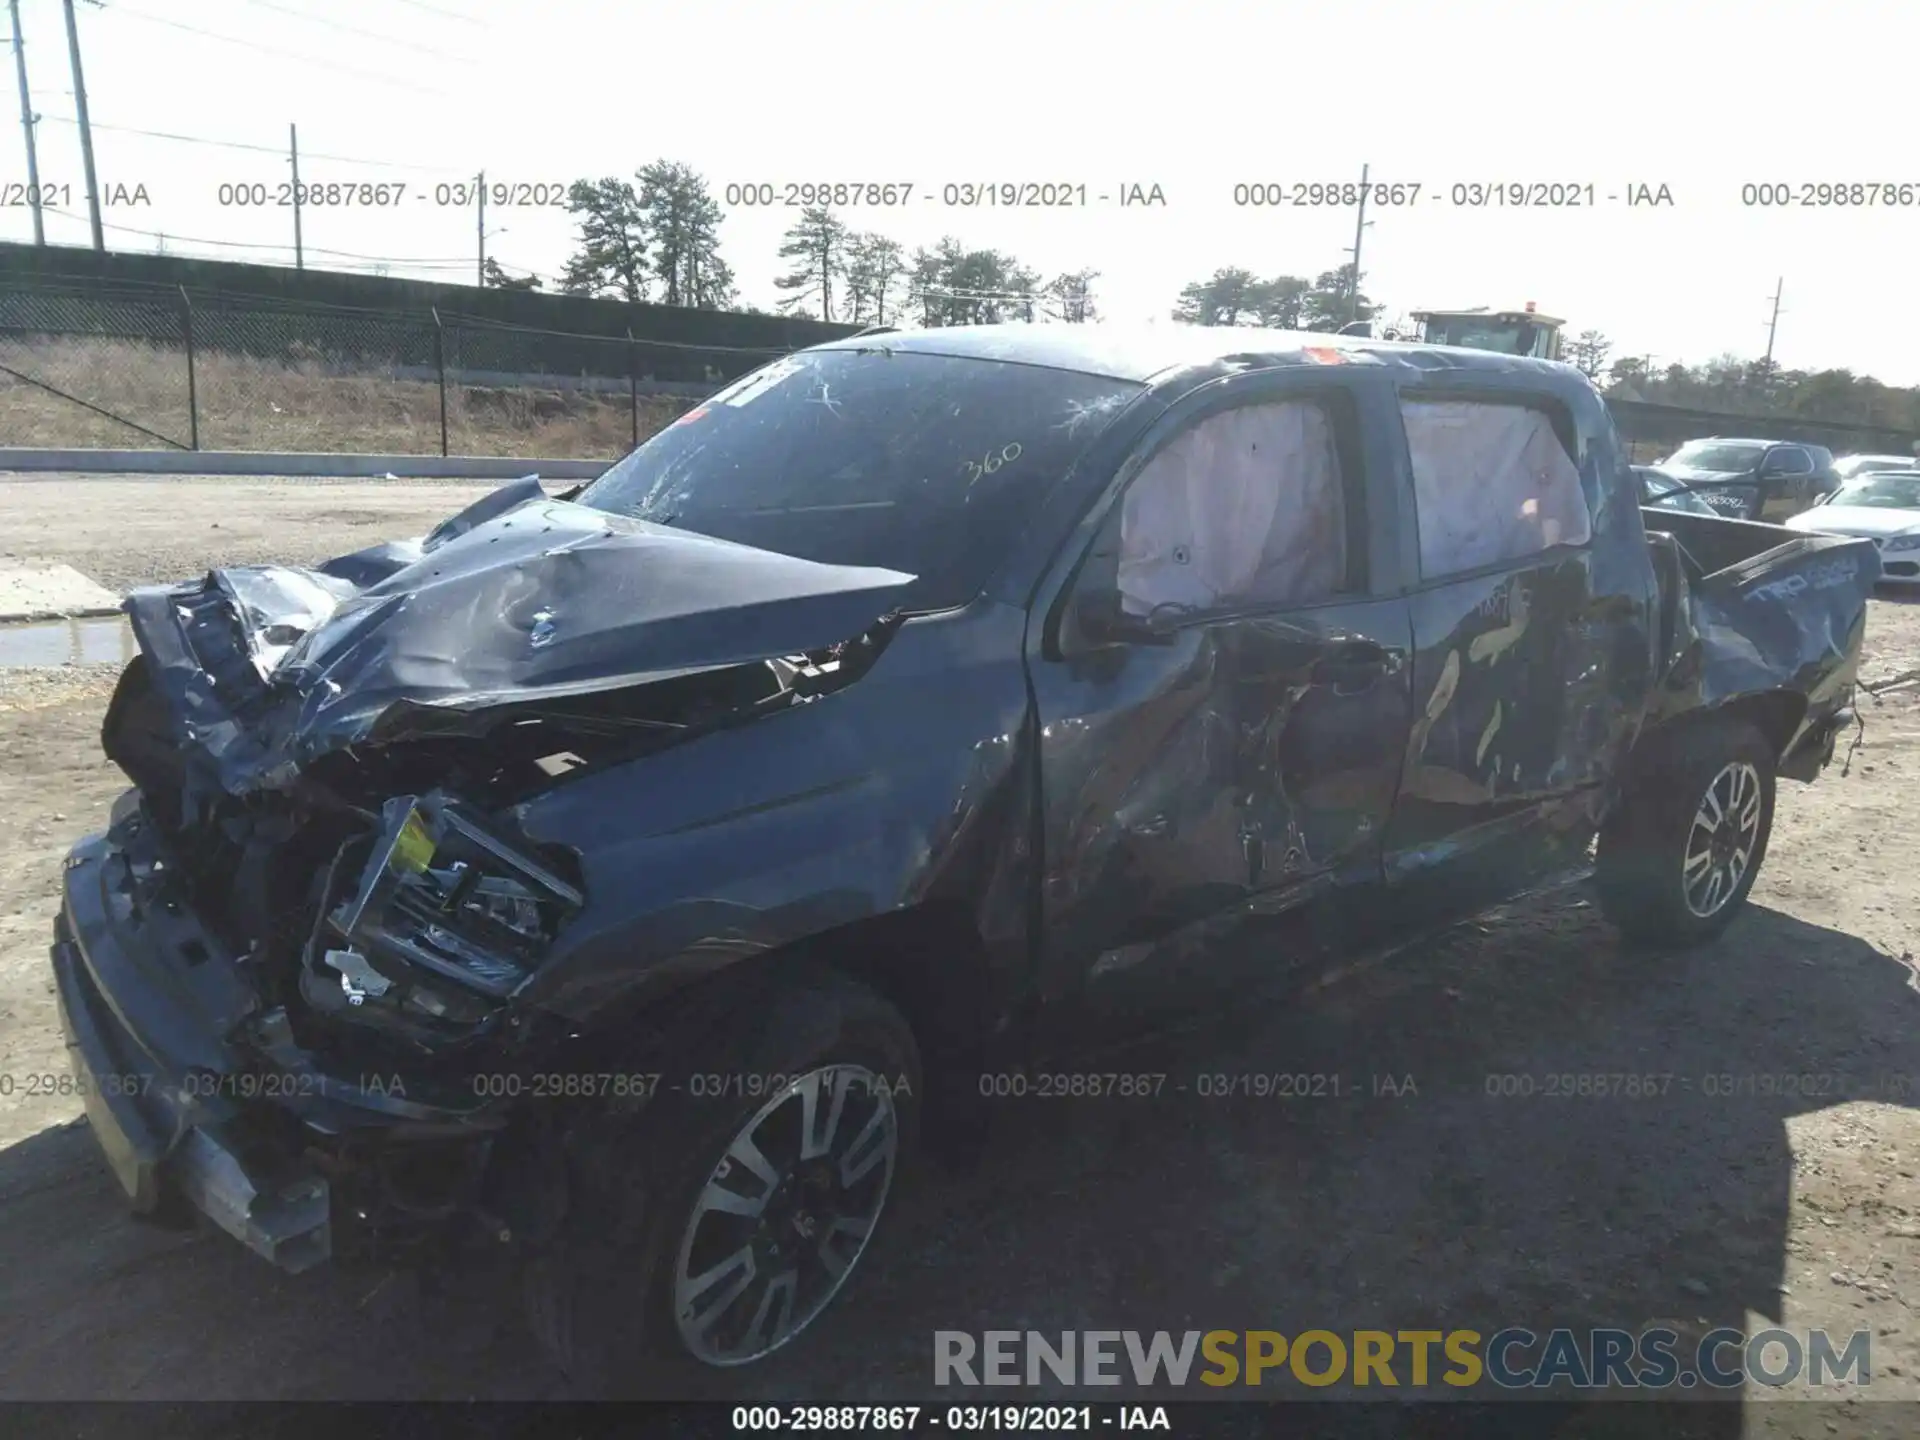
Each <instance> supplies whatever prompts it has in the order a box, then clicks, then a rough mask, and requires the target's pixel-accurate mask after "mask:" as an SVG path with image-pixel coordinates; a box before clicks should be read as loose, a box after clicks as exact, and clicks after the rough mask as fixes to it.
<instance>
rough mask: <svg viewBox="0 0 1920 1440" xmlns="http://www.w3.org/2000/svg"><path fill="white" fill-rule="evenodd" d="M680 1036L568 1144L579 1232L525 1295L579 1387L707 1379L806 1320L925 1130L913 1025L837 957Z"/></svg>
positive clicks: (867, 1234)
mask: <svg viewBox="0 0 1920 1440" xmlns="http://www.w3.org/2000/svg"><path fill="white" fill-rule="evenodd" d="M680 1041H681V1046H682V1051H681V1053H682V1055H683V1056H685V1057H688V1058H687V1059H686V1060H685V1061H684V1062H683V1061H682V1060H680V1059H679V1058H676V1057H669V1058H667V1062H666V1068H667V1069H668V1071H669V1074H668V1075H667V1076H664V1077H663V1083H662V1088H661V1090H660V1091H659V1092H658V1093H657V1095H656V1096H655V1097H654V1099H653V1100H652V1101H649V1102H648V1103H647V1104H646V1105H645V1106H644V1107H643V1108H641V1109H640V1111H639V1112H638V1113H635V1114H627V1115H624V1116H623V1115H606V1116H603V1117H600V1118H599V1119H597V1120H595V1121H592V1122H589V1123H588V1124H587V1125H585V1126H584V1127H583V1128H582V1129H581V1130H580V1131H579V1132H577V1133H576V1134H575V1136H574V1140H573V1143H572V1145H571V1146H570V1147H569V1148H570V1149H571V1150H572V1151H573V1164H572V1166H571V1167H570V1168H571V1169H572V1171H573V1175H574V1180H573V1182H572V1183H573V1185H574V1187H575V1190H574V1196H575V1199H574V1204H573V1206H572V1213H571V1215H570V1216H569V1218H568V1223H567V1234H566V1236H565V1240H564V1243H563V1245H562V1246H561V1248H560V1252H559V1253H558V1254H557V1255H556V1256H555V1257H554V1259H553V1261H552V1262H549V1263H547V1264H545V1265H543V1266H541V1267H540V1268H539V1270H538V1271H537V1272H536V1276H535V1278H536V1279H537V1280H538V1284H537V1285H536V1287H535V1291H534V1293H533V1294H531V1295H530V1297H529V1298H530V1299H532V1300H534V1302H535V1309H536V1320H537V1322H539V1323H537V1325H536V1328H537V1329H539V1330H540V1331H541V1332H542V1335H543V1338H546V1339H548V1342H549V1344H550V1346H552V1348H553V1350H554V1352H555V1358H556V1359H557V1360H559V1361H560V1363H561V1365H562V1367H563V1368H564V1369H565V1370H567V1371H568V1372H569V1374H570V1377H571V1379H572V1381H573V1383H574V1387H575V1389H576V1392H577V1393H581V1394H583V1395H590V1396H597V1397H606V1398H613V1397H618V1396H624V1395H631V1394H636V1393H639V1394H651V1395H653V1396H655V1397H656V1398H660V1389H661V1387H662V1386H663V1385H668V1386H674V1387H682V1386H688V1387H693V1388H695V1389H699V1388H701V1387H703V1385H704V1381H703V1380H702V1378H701V1377H702V1375H703V1374H704V1375H709V1376H710V1375H712V1373H713V1372H714V1371H715V1370H724V1369H734V1368H737V1367H740V1366H744V1365H751V1364H753V1363H755V1362H756V1361H759V1360H763V1359H765V1358H766V1357H767V1356H769V1355H771V1354H773V1353H774V1352H775V1351H777V1350H780V1349H781V1348H783V1347H784V1346H786V1345H788V1344H789V1343H790V1342H792V1341H793V1340H795V1339H796V1338H797V1337H798V1336H799V1335H800V1334H801V1333H802V1332H803V1331H805V1330H806V1329H808V1327H809V1326H811V1325H812V1324H813V1323H814V1322H815V1321H816V1320H818V1319H819V1318H820V1317H821V1315H822V1314H823V1313H824V1312H825V1311H826V1309H827V1308H828V1306H829V1305H831V1304H832V1303H833V1301H834V1300H835V1299H836V1298H837V1297H839V1296H840V1295H841V1294H842V1293H843V1291H844V1290H845V1289H846V1288H847V1286H848V1284H849V1281H850V1280H851V1277H852V1275H853V1273H854V1270H855V1267H856V1266H857V1265H858V1264H859V1262H860V1260H861V1258H862V1257H863V1256H864V1255H865V1254H866V1252H867V1249H868V1246H869V1243H870V1242H871V1241H872V1239H873V1237H874V1235H875V1233H876V1231H877V1230H878V1228H879V1226H880V1222H881V1220H882V1218H883V1216H884V1214H885V1213H886V1211H887V1209H888V1207H889V1203H890V1202H891V1201H892V1200H893V1198H894V1196H895V1194H896V1192H897V1191H898V1189H899V1186H900V1180H901V1174H902V1172H903V1170H904V1169H905V1167H906V1164H907V1160H908V1158H909V1156H910V1155H911V1153H912V1150H913V1146H914V1142H915V1138H916V1132H917V1126H918V1119H919V1107H918V1095H919V1090H920V1085H921V1075H920V1060H919V1054H918V1050H917V1048H916V1046H915V1044H914V1039H913V1035H912V1032H911V1030H910V1029H909V1028H908V1026H907V1023H906V1021H905V1019H904V1018H903V1017H902V1016H901V1015H900V1013H899V1011H898V1010H896V1009H895V1008H894V1007H893V1006H892V1005H890V1004H888V1003H887V1002H886V1001H885V1000H883V999H882V998H881V997H880V996H878V995H876V994H875V993H874V992H873V991H871V990H869V989H867V988H866V987H865V986H863V985H860V984H858V983H856V982H854V981H852V980H850V979H848V978H846V977H844V976H842V975H840V974H838V973H836V972H832V971H822V970H813V969H808V970H806V971H803V972H802V971H796V972H795V973H792V974H789V975H786V976H783V977H781V978H779V979H776V980H771V981H769V982H768V983H766V984H764V985H763V986H761V987H759V988H757V989H755V990H752V991H750V992H748V993H747V994H746V995H744V996H742V997H741V998H740V1000H739V1001H738V1004H737V1008H733V1009H732V1010H731V1013H730V1014H728V1015H727V1016H726V1017H725V1018H724V1019H723V1020H722V1021H721V1023H720V1024H719V1025H718V1026H717V1027H714V1028H711V1029H709V1028H706V1027H700V1028H697V1029H696V1028H689V1029H688V1030H687V1031H685V1032H683V1033H682V1035H681V1037H680Z"/></svg>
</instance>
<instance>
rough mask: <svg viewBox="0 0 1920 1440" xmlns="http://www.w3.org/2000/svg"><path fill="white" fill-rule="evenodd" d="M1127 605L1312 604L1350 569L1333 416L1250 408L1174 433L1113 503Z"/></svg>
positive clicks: (1297, 406) (1315, 406)
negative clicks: (1116, 508) (1116, 509)
mask: <svg viewBox="0 0 1920 1440" xmlns="http://www.w3.org/2000/svg"><path fill="white" fill-rule="evenodd" d="M1119 549H1120V553H1119V566H1118V578H1119V588H1120V596H1121V603H1122V606H1123V608H1124V609H1125V610H1126V611H1127V613H1129V614H1134V615H1147V614H1151V613H1152V612H1153V611H1154V610H1156V609H1158V608H1159V607H1161V606H1163V605H1165V606H1172V607H1174V608H1176V609H1179V610H1211V609H1216V608H1219V607H1222V606H1233V605H1267V604H1272V605H1290V604H1291V605H1309V604H1312V603H1314V602H1316V601H1320V600H1325V599H1327V598H1328V597H1329V596H1331V595H1333V594H1334V593H1335V592H1336V591H1337V590H1339V589H1340V588H1341V583H1342V581H1343V580H1344V578H1345V576H1346V563H1347V537H1346V501H1345V492H1344V490H1343V488H1342V476H1341V464H1340V449H1339V446H1338V444H1337V443H1336V439H1335V426H1334V421H1333V417H1332V416H1331V415H1329V413H1328V412H1327V410H1326V409H1325V408H1324V407H1323V406H1322V405H1320V404H1319V403H1318V402H1316V401H1311V400H1287V401H1280V402H1276V403H1271V404H1258V405H1246V406H1242V407H1240V408H1239V409H1235V410H1225V411H1221V412H1220V413H1218V414H1214V415H1210V416H1208V417H1206V418H1205V419H1203V420H1201V421H1199V422H1198V423H1197V424H1195V425H1194V426H1192V427H1191V428H1190V429H1188V430H1185V431H1183V432H1181V433H1180V434H1179V435H1176V436H1175V437H1174V438H1173V439H1172V440H1171V441H1169V442H1168V443H1167V444H1166V445H1165V446H1164V447H1162V448H1161V449H1160V451H1159V452H1158V453H1156V454H1155V455H1154V456H1153V457H1152V458H1151V459H1150V460H1148V461H1147V463H1146V465H1145V466H1143V467H1142V469H1141V471H1140V473H1139V474H1138V475H1137V476H1135V477H1134V481H1133V483H1132V485H1130V486H1129V487H1128V489H1127V493H1126V495H1125V496H1124V497H1123V498H1122V501H1121V510H1120V547H1119Z"/></svg>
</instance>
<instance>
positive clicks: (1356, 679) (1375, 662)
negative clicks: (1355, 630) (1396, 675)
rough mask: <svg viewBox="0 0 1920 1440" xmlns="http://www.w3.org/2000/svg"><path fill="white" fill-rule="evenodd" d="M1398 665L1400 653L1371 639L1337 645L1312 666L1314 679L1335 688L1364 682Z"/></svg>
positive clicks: (1390, 672) (1391, 671)
mask: <svg viewBox="0 0 1920 1440" xmlns="http://www.w3.org/2000/svg"><path fill="white" fill-rule="evenodd" d="M1398 668H1399V656H1398V655H1397V654H1395V652H1393V651H1392V650H1389V649H1387V648H1386V646H1384V645H1378V644H1375V643H1374V642H1373V641H1371V640H1350V641H1344V642H1342V643H1341V644H1338V645H1335V646H1334V647H1333V648H1332V649H1330V650H1329V651H1328V652H1327V653H1326V654H1325V655H1324V656H1322V657H1321V659H1320V661H1319V662H1318V663H1317V664H1316V665H1315V666H1314V667H1313V679H1314V680H1315V682H1317V683H1319V684H1322V685H1332V686H1334V687H1335V688H1336V689H1343V688H1351V687H1355V686H1361V685H1365V684H1367V683H1368V682H1370V681H1372V680H1375V679H1378V678H1379V677H1380V676H1382V675H1390V674H1392V673H1393V671H1395V670H1396V669H1398Z"/></svg>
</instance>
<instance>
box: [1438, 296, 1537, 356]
mask: <svg viewBox="0 0 1920 1440" xmlns="http://www.w3.org/2000/svg"><path fill="white" fill-rule="evenodd" d="M1413 318H1414V320H1415V321H1416V322H1417V323H1418V324H1419V327H1420V331H1419V337H1418V338H1419V339H1420V341H1421V342H1422V343H1423V344H1427V345H1458V346H1462V347H1464V348H1466V349H1468V350H1497V351H1499V352H1500V353H1501V354H1503V355H1531V356H1533V357H1535V358H1536V359H1540V360H1558V359H1559V358H1560V328H1561V327H1562V326H1563V325H1565V324H1566V323H1567V322H1566V321H1564V320H1555V319H1553V318H1552V317H1551V316H1548V315H1542V314H1540V313H1539V312H1538V311H1537V310H1535V309H1534V307H1533V302H1532V301H1531V300H1529V301H1528V302H1527V303H1526V307H1525V308H1524V309H1521V310H1490V309H1488V308H1487V307H1486V306H1484V305H1482V306H1478V307H1476V308H1474V309H1472V310H1416V311H1414V312H1413Z"/></svg>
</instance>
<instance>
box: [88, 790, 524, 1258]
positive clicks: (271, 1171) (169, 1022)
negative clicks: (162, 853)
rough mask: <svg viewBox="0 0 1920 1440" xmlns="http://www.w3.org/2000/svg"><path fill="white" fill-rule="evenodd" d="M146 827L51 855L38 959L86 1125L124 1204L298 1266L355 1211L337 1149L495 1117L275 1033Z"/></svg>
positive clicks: (485, 1130)
mask: <svg viewBox="0 0 1920 1440" xmlns="http://www.w3.org/2000/svg"><path fill="white" fill-rule="evenodd" d="M150 828H151V827H150V826H148V825H146V824H145V823H144V817H143V815H142V813H141V812H140V811H139V809H138V807H133V806H125V807H123V808H122V809H121V810H119V811H116V817H115V824H114V826H113V829H112V830H111V831H110V832H109V834H107V835H104V836H95V837H92V838H89V839H87V840H85V841H83V842H81V843H80V844H79V845H78V846H76V847H75V848H74V850H73V851H72V853H71V854H70V855H69V856H68V857H67V863H66V871H65V877H64V886H63V889H64V897H63V906H62V910H61V914H60V917H59V919H58V921H57V922H56V927H55V936H54V944H53V948H52V961H53V972H54V978H55V985H56V991H57V994H58V999H59V1009H60V1023H61V1027H62V1029H63V1030H64V1032H65V1035H66V1041H67V1047H68V1051H69V1054H70V1057H71V1061H72V1065H73V1069H74V1074H75V1078H76V1080H77V1082H78V1084H79V1087H80V1089H81V1092H82V1094H83V1096H84V1099H85V1104H86V1112H87V1118H88V1121H89V1123H90V1125H91V1127H92V1129H93V1132H94V1135H95V1138H96V1140H97V1141H98V1143H99V1145H100V1147H101V1149H102V1151H103V1152H104V1154H105V1156H106V1159H107V1162H108V1164H109V1166H110V1167H111V1168H112V1170H113V1173H114V1175H115V1177H116V1178H117V1179H118V1180H119V1182H120V1186H121V1188H122V1189H123V1190H124V1191H125V1192H126V1194H127V1197H128V1199H129V1200H130V1201H131V1203H132V1205H133V1208H134V1209H135V1210H136V1211H137V1212H145V1213H151V1212H154V1211H157V1210H159V1209H160V1208H161V1207H162V1205H163V1202H164V1201H165V1200H166V1199H167V1197H168V1196H169V1195H170V1194H171V1195H175V1196H178V1197H181V1198H183V1199H185V1200H186V1201H188V1202H190V1203H191V1204H192V1206H193V1207H194V1208H195V1209H197V1210H199V1211H200V1212H201V1213H202V1214H204V1215H206V1216H207V1217H208V1218H209V1219H210V1220H212V1221H213V1222H214V1223H215V1224H216V1225H217V1226H219V1228H221V1229H222V1230H225V1231H226V1232H227V1233H228V1234H230V1235H232V1236H233V1237H234V1238H235V1239H237V1240H239V1241H240V1242H241V1243H243V1244H244V1245H246V1246H247V1248H248V1249H250V1250H252V1251H254V1252H255V1253H256V1254H259V1255H261V1256H263V1257H265V1258H266V1259H268V1260H270V1261H272V1262H273V1263H274V1264H275V1265H277V1266H279V1267H281V1268H282V1269H285V1270H288V1271H292V1272H298V1271H301V1270H305V1269H308V1268H310V1267H311V1266H313V1265H316V1264H319V1263H320V1262H322V1261H324V1260H326V1259H328V1258H329V1257H330V1256H331V1255H333V1253H334V1251H335V1248H336V1246H335V1232H336V1227H337V1223H338V1221H339V1220H340V1218H341V1208H342V1206H343V1205H351V1204H353V1203H355V1202H354V1201H353V1199H352V1193H353V1192H354V1191H356V1189H357V1183H358V1182H357V1177H356V1176H355V1175H354V1173H353V1171H352V1170H351V1169H350V1168H348V1166H347V1165H346V1157H348V1156H352V1157H354V1159H353V1162H352V1163H353V1164H354V1165H359V1164H363V1163H364V1160H363V1159H362V1158H361V1157H364V1156H366V1155H369V1154H374V1155H378V1154H382V1153H386V1152H391V1151H397V1150H404V1149H405V1148H406V1147H408V1146H411V1145H418V1144H422V1143H427V1144H441V1145H446V1144H449V1143H451V1144H452V1145H453V1146H455V1147H457V1148H461V1149H471V1148H473V1147H484V1145H485V1143H486V1140H487V1137H488V1136H489V1135H490V1134H491V1133H492V1132H493V1131H495V1130H497V1128H498V1127H499V1125H500V1123H501V1120H500V1117H498V1116H497V1115H496V1114H493V1113H491V1112H490V1111H489V1109H488V1107H487V1105H486V1104H485V1102H480V1101H476V1103H475V1104H474V1105H472V1106H471V1107H461V1106H458V1105H449V1104H446V1103H444V1100H445V1098H446V1097H445V1096H444V1095H438V1096H436V1097H435V1100H434V1101H431V1102H429V1101H425V1100H422V1099H420V1098H417V1097H410V1096H409V1095H408V1093H407V1092H408V1090H409V1088H416V1087H409V1085H408V1084H407V1081H406V1078H405V1077H404V1076H402V1075H397V1074H392V1073H378V1074H368V1075H352V1076H348V1075H340V1074H336V1073H331V1072H330V1071H329V1070H327V1069H325V1068H323V1067H322V1066H320V1065H317V1064H315V1063H314V1061H313V1058H312V1057H311V1056H309V1055H307V1054H306V1053H305V1052H303V1051H301V1050H299V1049H298V1047H297V1046H295V1045H294V1044H293V1043H292V1041H291V1039H290V1038H284V1037H283V1038H281V1039H280V1040H279V1041H278V1042H276V1041H274V1040H273V1039H272V1038H271V1037H273V1036H274V1035H275V1034H276V1022H278V1024H280V1025H284V1017H283V1016H281V1017H276V1016H275V1015H274V1014H273V1013H272V1012H271V1011H266V1012H263V1009H262V1005H261V1000H260V996H259V994H258V992H257V990H256V989H255V987H254V986H253V985H252V984H251V983H250V981H249V977H248V976H247V975H246V974H245V973H244V964H243V962H242V961H240V960H238V959H237V958H236V957H235V956H233V955H231V954H230V953H226V952H225V951H223V949H222V947H221V945H220V943H219V941H218V940H217V939H216V937H215V936H214V935H213V933H212V932H211V931H210V930H209V929H208V928H207V927H206V926H204V925H203V924H202V923H201V922H200V921H199V920H198V918H197V917H195V915H194V914H193V912H192V910H191V909H190V907H188V906H187V905H186V904H185V903H184V902H183V901H182V900H181V899H180V898H179V896H178V894H177V892H176V889H175V886H174V882H173V881H172V878H171V876H170V875H169V873H168V872H167V870H166V869H165V866H164V862H162V861H160V857H159V855H158V851H157V847H156V846H155V845H154V843H153V840H152V837H151V834H150ZM243 1031H245V1032H247V1033H249V1034H250V1035H251V1036H253V1037H254V1038H253V1039H251V1040H249V1041H246V1042H240V1041H238V1040H237V1039H236V1036H237V1035H239V1034H240V1033H241V1032H243ZM260 1037H268V1038H266V1039H265V1040H264V1041H262V1040H261V1039H260ZM343 1179H344V1180H346V1181H347V1184H346V1187H345V1188H346V1191H347V1192H348V1193H344V1194H343V1193H342V1191H341V1185H340V1182H341V1181H342V1180H343Z"/></svg>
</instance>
